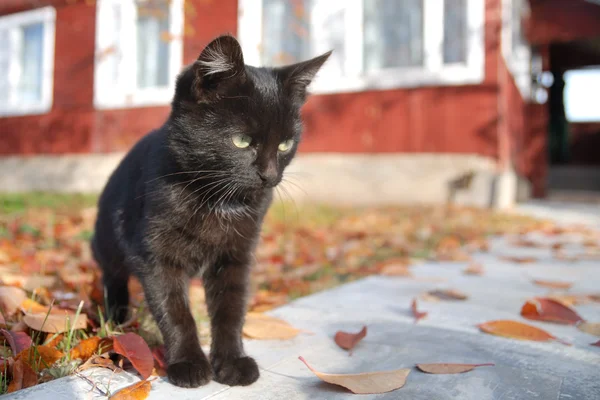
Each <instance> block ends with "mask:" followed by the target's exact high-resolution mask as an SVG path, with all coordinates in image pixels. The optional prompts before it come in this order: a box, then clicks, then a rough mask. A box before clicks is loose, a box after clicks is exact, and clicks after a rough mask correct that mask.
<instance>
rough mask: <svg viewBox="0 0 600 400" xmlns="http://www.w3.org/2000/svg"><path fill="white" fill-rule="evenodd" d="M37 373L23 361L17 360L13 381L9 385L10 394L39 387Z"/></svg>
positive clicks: (14, 366) (13, 371)
mask: <svg viewBox="0 0 600 400" xmlns="http://www.w3.org/2000/svg"><path fill="white" fill-rule="evenodd" d="M37 382H38V379H37V375H36V373H35V372H34V371H33V370H32V369H31V367H30V366H29V365H27V363H25V362H24V361H23V360H17V361H15V363H14V364H13V368H12V381H11V382H10V385H8V390H7V392H8V393H13V392H16V391H17V390H21V389H25V388H28V387H31V386H35V385H37Z"/></svg>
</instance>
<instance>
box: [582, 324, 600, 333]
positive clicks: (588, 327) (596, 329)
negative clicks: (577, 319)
mask: <svg viewBox="0 0 600 400" xmlns="http://www.w3.org/2000/svg"><path fill="white" fill-rule="evenodd" d="M577 329H579V330H580V331H582V332H585V333H589V334H590V335H594V336H600V322H582V323H580V324H579V325H577Z"/></svg>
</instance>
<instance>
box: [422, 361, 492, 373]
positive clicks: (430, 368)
mask: <svg viewBox="0 0 600 400" xmlns="http://www.w3.org/2000/svg"><path fill="white" fill-rule="evenodd" d="M493 366H494V364H491V363H488V364H449V363H443V364H417V368H419V369H420V370H421V371H423V372H427V373H428V374H462V373H463V372H469V371H472V370H473V369H475V368H477V367H493Z"/></svg>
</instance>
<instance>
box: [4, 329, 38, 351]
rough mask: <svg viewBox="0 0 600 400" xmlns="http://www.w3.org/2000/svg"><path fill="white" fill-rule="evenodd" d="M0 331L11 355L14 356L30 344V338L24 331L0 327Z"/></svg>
mask: <svg viewBox="0 0 600 400" xmlns="http://www.w3.org/2000/svg"><path fill="white" fill-rule="evenodd" d="M0 332H2V334H3V335H4V337H5V338H6V341H7V342H8V344H9V346H10V349H11V350H12V353H13V356H16V355H17V354H19V353H20V352H22V351H23V350H25V349H26V348H28V347H30V346H31V338H30V337H29V335H28V334H26V333H25V332H13V331H7V330H6V329H0Z"/></svg>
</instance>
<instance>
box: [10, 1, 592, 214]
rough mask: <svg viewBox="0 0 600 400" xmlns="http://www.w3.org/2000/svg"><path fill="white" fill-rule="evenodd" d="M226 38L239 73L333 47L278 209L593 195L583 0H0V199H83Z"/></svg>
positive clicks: (587, 22)
mask: <svg viewBox="0 0 600 400" xmlns="http://www.w3.org/2000/svg"><path fill="white" fill-rule="evenodd" d="M226 32H229V33H232V34H234V35H236V36H237V38H238V39H239V40H240V41H241V43H242V46H243V48H244V56H245V60H246V63H247V64H250V65H256V66H259V65H284V64H288V63H292V62H296V61H300V60H304V59H307V58H309V57H312V56H315V55H318V54H320V53H323V52H325V51H327V50H329V49H334V50H335V51H334V53H333V56H332V57H331V58H330V60H329V61H328V63H327V64H326V67H325V68H324V69H323V70H322V71H321V73H320V74H319V76H318V77H317V79H316V80H315V82H313V84H312V85H311V91H312V93H313V96H312V97H311V98H310V100H309V102H308V104H307V105H306V107H305V109H304V120H305V123H306V131H305V136H304V141H303V143H302V146H301V151H300V155H299V156H298V158H297V159H296V160H295V161H294V163H293V165H292V167H291V171H292V172H294V173H296V174H297V176H298V177H299V178H298V179H297V181H298V186H301V189H298V188H297V186H290V187H289V188H288V190H289V192H290V194H291V196H292V197H294V199H295V200H296V201H303V200H311V201H318V202H329V201H333V202H336V203H348V204H382V203H385V204H388V203H391V204H398V203H403V204H405V203H411V204H412V203H418V204H438V203H445V202H449V201H450V202H455V203H459V204H470V205H477V206H484V207H488V206H492V207H498V208H506V207H511V206H512V205H514V204H515V203H516V202H519V201H525V200H527V199H530V198H532V197H535V198H548V197H552V196H554V197H556V196H558V197H560V196H567V197H569V196H571V197H572V196H575V197H578V198H582V199H595V198H596V197H595V196H596V193H598V192H600V151H599V149H600V106H599V105H600V73H599V72H598V69H597V66H599V65H600V39H599V35H600V2H599V1H593V0H218V1H217V0H185V1H184V0H95V1H94V0H2V1H0V172H1V173H0V188H1V190H2V191H5V192H26V191H32V190H34V191H58V192H85V193H94V192H97V191H99V190H100V189H101V188H102V186H103V185H104V182H105V181H106V179H107V177H108V175H109V174H110V173H111V172H112V170H113V169H114V167H115V166H116V164H117V162H118V160H119V159H120V158H121V157H122V155H123V153H124V152H126V151H127V150H128V149H129V148H130V147H131V146H132V145H133V144H134V143H135V141H136V140H138V139H139V138H140V137H142V136H143V135H144V134H146V133H147V132H148V131H150V130H151V129H153V128H156V127H158V126H160V125H161V124H162V123H163V122H164V120H165V118H166V117H167V115H168V113H169V103H170V99H171V96H172V93H173V89H174V87H173V86H174V79H175V76H176V75H177V73H178V72H179V71H180V69H181V68H182V66H183V65H185V64H187V63H190V62H192V61H193V60H194V59H195V58H196V57H197V56H198V55H199V53H200V52H201V50H202V48H203V46H204V45H206V44H207V43H208V42H209V41H210V40H211V39H213V38H214V37H216V36H217V35H219V34H222V33H226Z"/></svg>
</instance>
